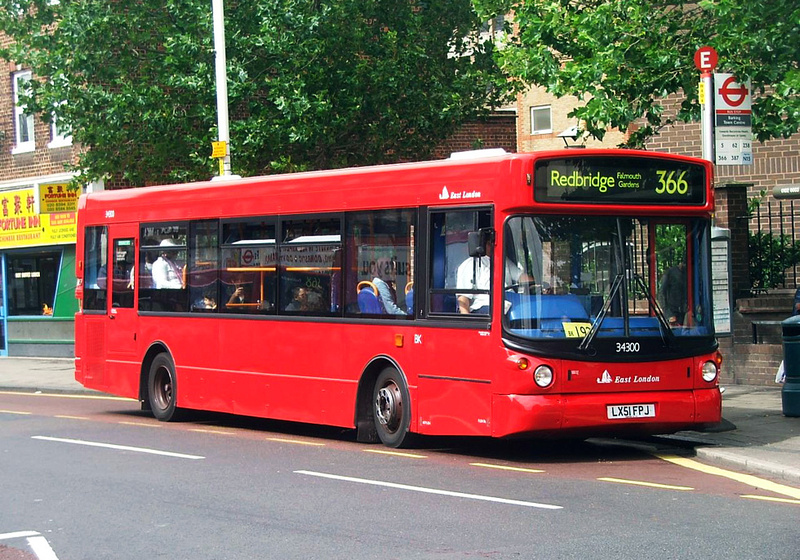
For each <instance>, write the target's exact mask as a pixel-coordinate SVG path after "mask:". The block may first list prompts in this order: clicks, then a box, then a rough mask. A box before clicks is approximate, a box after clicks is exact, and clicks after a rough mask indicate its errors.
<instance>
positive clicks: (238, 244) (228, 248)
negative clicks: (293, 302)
mask: <svg viewBox="0 0 800 560" xmlns="http://www.w3.org/2000/svg"><path fill="white" fill-rule="evenodd" d="M275 229H276V228H275V224H274V223H272V222H270V221H268V220H267V219H265V218H250V219H248V220H242V221H236V222H226V223H224V224H223V225H222V240H223V243H222V266H221V270H220V280H221V284H220V309H221V310H222V311H224V312H227V313H245V314H257V315H263V314H274V313H275V300H276V284H277V281H276V278H277V263H278V255H277V248H276V236H275Z"/></svg>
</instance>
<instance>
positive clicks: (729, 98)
mask: <svg viewBox="0 0 800 560" xmlns="http://www.w3.org/2000/svg"><path fill="white" fill-rule="evenodd" d="M752 113H753V112H752V110H751V97H750V84H749V83H746V84H740V83H739V82H738V81H737V80H736V78H735V77H734V75H733V74H721V73H718V74H714V115H715V116H714V123H715V127H714V137H715V146H714V147H715V151H716V162H717V165H752V164H753V131H752V118H753V114H752Z"/></svg>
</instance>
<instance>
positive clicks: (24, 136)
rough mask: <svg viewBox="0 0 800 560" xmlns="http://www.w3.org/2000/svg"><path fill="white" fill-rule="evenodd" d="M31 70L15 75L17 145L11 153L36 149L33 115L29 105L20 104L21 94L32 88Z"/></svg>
mask: <svg viewBox="0 0 800 560" xmlns="http://www.w3.org/2000/svg"><path fill="white" fill-rule="evenodd" d="M30 81H31V72H30V71H25V72H17V73H15V74H14V76H13V83H14V129H15V130H14V132H15V146H14V149H13V150H12V152H11V153H13V154H20V153H24V152H32V151H33V150H35V149H36V141H35V140H34V137H33V115H32V114H30V113H27V112H26V109H27V107H26V106H25V105H24V104H20V95H22V94H24V93H27V92H28V89H29V88H30Z"/></svg>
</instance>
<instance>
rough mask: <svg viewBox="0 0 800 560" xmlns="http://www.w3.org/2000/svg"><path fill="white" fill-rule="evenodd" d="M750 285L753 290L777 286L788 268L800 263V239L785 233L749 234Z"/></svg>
mask: <svg viewBox="0 0 800 560" xmlns="http://www.w3.org/2000/svg"><path fill="white" fill-rule="evenodd" d="M748 248H749V255H750V286H751V290H752V291H753V292H759V291H764V290H769V289H771V288H777V287H778V286H780V285H781V284H783V282H784V272H785V271H786V269H787V268H789V267H792V266H794V265H796V264H800V241H793V240H792V237H791V236H789V235H785V234H780V235H773V234H772V233H769V232H765V231H758V232H756V233H750V234H749V235H748Z"/></svg>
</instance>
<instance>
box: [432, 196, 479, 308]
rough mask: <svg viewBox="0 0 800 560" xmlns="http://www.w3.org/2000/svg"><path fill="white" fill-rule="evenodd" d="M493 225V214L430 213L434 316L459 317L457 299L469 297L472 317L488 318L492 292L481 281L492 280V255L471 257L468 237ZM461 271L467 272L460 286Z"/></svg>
mask: <svg viewBox="0 0 800 560" xmlns="http://www.w3.org/2000/svg"><path fill="white" fill-rule="evenodd" d="M491 225H492V215H491V211H490V210H475V209H459V210H448V211H437V212H433V213H431V216H430V247H429V263H428V267H429V275H430V278H429V285H430V289H429V292H428V298H429V299H428V305H429V310H430V312H431V313H434V314H442V313H444V314H458V313H459V305H458V297H459V296H466V298H467V299H468V300H469V302H470V309H471V313H473V314H480V315H485V314H488V304H489V302H490V301H491V291H490V286H489V285H483V282H482V281H483V280H485V279H487V276H490V273H489V271H488V269H486V265H489V266H491V255H489V256H487V257H481V258H474V257H470V255H469V247H468V243H467V237H468V235H469V233H471V232H477V231H480V230H481V229H487V228H491ZM462 265H463V267H462ZM460 268H461V269H462V271H465V272H463V273H462V274H461V281H460V282H459V269H460ZM459 284H461V285H459ZM484 303H485V305H483V304H484Z"/></svg>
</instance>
